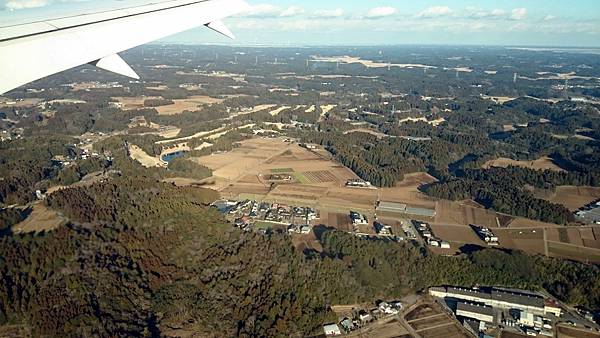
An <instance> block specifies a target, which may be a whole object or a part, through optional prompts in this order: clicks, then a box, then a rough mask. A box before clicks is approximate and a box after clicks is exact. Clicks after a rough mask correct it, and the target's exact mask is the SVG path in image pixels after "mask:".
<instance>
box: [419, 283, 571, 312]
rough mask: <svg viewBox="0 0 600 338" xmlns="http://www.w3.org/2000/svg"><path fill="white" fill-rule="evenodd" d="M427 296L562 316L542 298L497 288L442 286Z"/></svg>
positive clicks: (558, 307) (554, 306)
mask: <svg viewBox="0 0 600 338" xmlns="http://www.w3.org/2000/svg"><path fill="white" fill-rule="evenodd" d="M429 294H430V295H432V296H433V297H437V298H454V299H458V300H462V301H469V302H476V303H481V304H485V305H487V306H491V307H498V308H501V309H519V310H521V311H527V312H530V313H533V314H537V315H546V314H548V313H551V314H553V315H555V316H557V317H560V315H561V314H562V310H561V308H560V306H558V305H557V304H555V303H553V302H549V301H545V300H544V298H543V297H542V296H538V295H534V294H530V293H525V292H522V293H521V292H514V291H508V290H501V289H497V288H488V289H470V288H461V287H454V286H443V287H433V288H430V289H429Z"/></svg>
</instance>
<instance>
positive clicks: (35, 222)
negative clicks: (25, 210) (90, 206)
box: [13, 202, 65, 233]
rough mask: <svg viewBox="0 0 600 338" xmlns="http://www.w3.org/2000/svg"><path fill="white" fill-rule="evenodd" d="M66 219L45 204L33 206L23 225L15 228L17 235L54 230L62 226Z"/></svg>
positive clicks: (19, 224)
mask: <svg viewBox="0 0 600 338" xmlns="http://www.w3.org/2000/svg"><path fill="white" fill-rule="evenodd" d="M64 222H65V219H64V218H63V217H62V216H60V215H59V214H58V213H57V212H56V211H54V210H51V209H48V208H47V207H46V206H45V205H44V204H43V203H41V202H39V203H36V204H34V205H33V210H32V211H31V214H30V215H29V216H28V217H27V218H26V219H25V220H24V221H23V222H21V223H18V224H15V225H14V226H13V231H14V232H17V233H26V232H39V231H48V230H54V229H56V228H58V227H59V226H61V225H62V224H63V223H64Z"/></svg>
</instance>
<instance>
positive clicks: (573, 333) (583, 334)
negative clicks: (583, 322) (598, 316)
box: [556, 325, 600, 338]
mask: <svg viewBox="0 0 600 338" xmlns="http://www.w3.org/2000/svg"><path fill="white" fill-rule="evenodd" d="M556 329H557V330H556V331H557V337H558V338H600V333H598V332H593V331H590V330H586V329H583V328H581V329H579V328H574V327H569V326H563V325H558V326H557V327H556Z"/></svg>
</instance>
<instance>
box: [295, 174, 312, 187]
mask: <svg viewBox="0 0 600 338" xmlns="http://www.w3.org/2000/svg"><path fill="white" fill-rule="evenodd" d="M294 177H295V178H296V180H297V181H298V182H300V183H302V184H309V183H310V180H309V179H308V178H307V177H306V176H304V174H302V173H294Z"/></svg>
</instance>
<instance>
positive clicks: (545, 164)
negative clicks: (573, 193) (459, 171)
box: [482, 157, 564, 171]
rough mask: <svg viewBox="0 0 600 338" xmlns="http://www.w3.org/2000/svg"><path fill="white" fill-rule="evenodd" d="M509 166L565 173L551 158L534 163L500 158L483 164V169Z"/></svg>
mask: <svg viewBox="0 0 600 338" xmlns="http://www.w3.org/2000/svg"><path fill="white" fill-rule="evenodd" d="M509 166H515V167H522V168H528V169H534V170H544V169H550V170H554V171H564V170H563V169H562V168H561V167H559V166H558V165H556V164H555V163H554V162H553V161H552V159H551V158H549V157H542V158H539V159H537V160H534V161H516V160H511V159H510V158H504V157H500V158H498V159H495V160H489V161H487V162H485V163H484V164H483V166H482V168H484V169H489V168H491V167H500V168H506V167H509Z"/></svg>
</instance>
